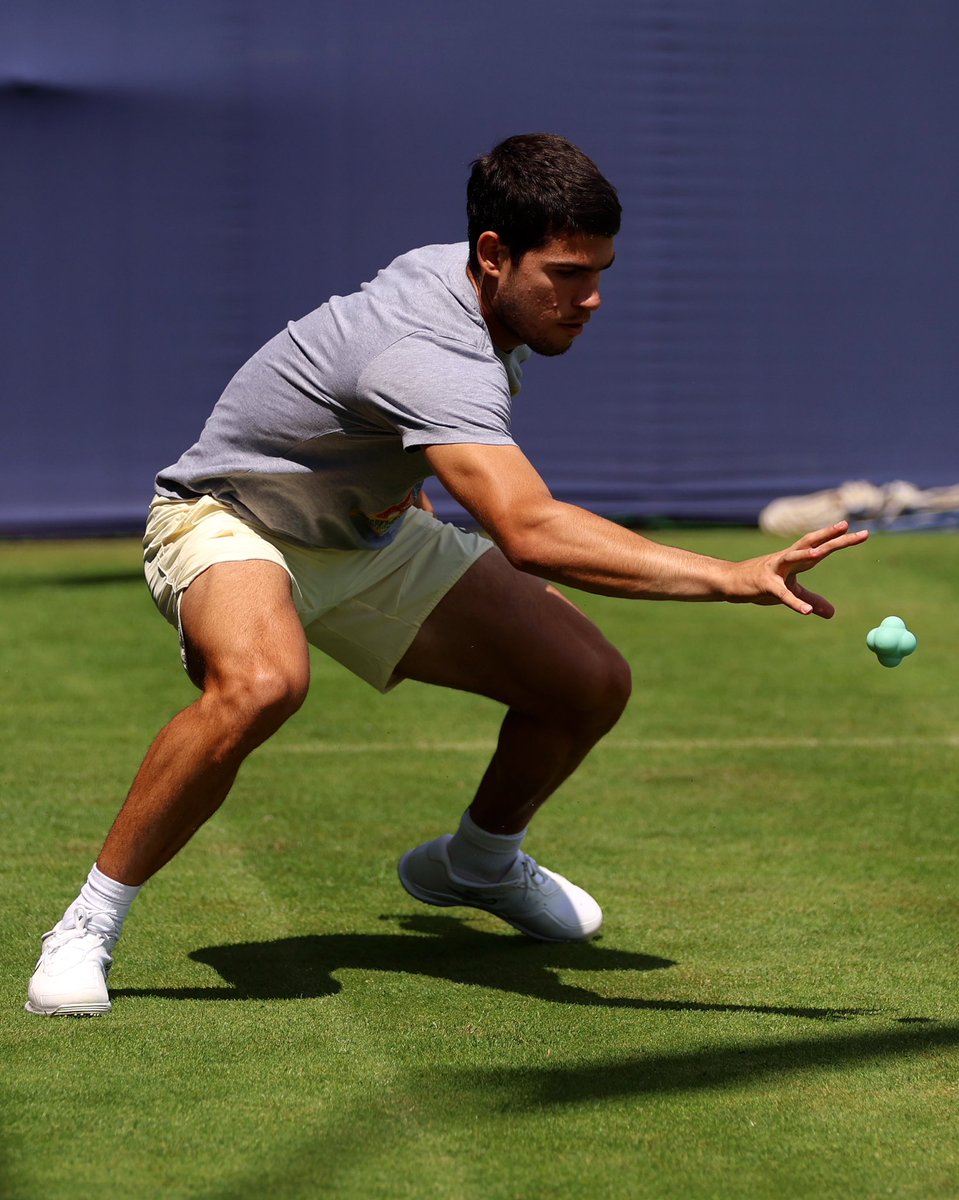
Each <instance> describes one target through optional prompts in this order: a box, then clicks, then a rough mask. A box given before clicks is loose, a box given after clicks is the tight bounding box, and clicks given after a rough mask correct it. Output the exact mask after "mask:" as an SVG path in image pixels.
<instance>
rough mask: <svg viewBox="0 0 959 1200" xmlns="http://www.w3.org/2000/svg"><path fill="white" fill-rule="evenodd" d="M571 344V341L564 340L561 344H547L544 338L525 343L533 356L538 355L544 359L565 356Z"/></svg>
mask: <svg viewBox="0 0 959 1200" xmlns="http://www.w3.org/2000/svg"><path fill="white" fill-rule="evenodd" d="M572 344H573V339H572V338H570V339H569V340H568V341H566V340H564V341H563V342H561V343H556V342H548V341H547V340H546V339H545V338H541V339H538V338H534V339H533V340H532V341H528V342H527V343H526V345H527V346H529V348H530V350H532V351H533V353H534V354H540V355H542V356H543V357H544V358H556V357H557V356H558V355H560V354H565V353H566V351H567V350H569V349H570V347H571V346H572Z"/></svg>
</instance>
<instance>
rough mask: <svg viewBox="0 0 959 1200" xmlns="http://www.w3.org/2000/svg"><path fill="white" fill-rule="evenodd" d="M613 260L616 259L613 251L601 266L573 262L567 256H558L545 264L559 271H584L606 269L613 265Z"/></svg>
mask: <svg viewBox="0 0 959 1200" xmlns="http://www.w3.org/2000/svg"><path fill="white" fill-rule="evenodd" d="M615 261H616V253H615V251H614V252H613V255H612V257H611V258H610V260H609V262H607V263H603V265H602V266H601V267H593V266H590V265H589V264H588V263H583V262H579V261H576V262H574V261H572V260H570V259H567V258H558V259H556V260H555V261H554V262H549V263H547V264H546V266H547V267H549V268H551V269H552V270H560V271H586V272H588V271H608V270H609V268H610V267H611V266H612V265H613V263H614V262H615Z"/></svg>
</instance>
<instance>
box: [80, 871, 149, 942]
mask: <svg viewBox="0 0 959 1200" xmlns="http://www.w3.org/2000/svg"><path fill="white" fill-rule="evenodd" d="M139 893H140V888H139V886H138V887H131V886H130V885H129V884H126V883H118V882H117V881H116V880H115V879H111V878H110V876H109V875H104V874H103V872H102V871H101V870H100V868H99V867H98V866H97V865H96V863H94V864H93V867H92V868H91V870H90V874H89V875H88V876H87V881H86V883H85V884H84V885H83V887H82V888H81V889H80V895H79V896H77V898H76V900H75V901H74V902H73V904H71V905H70V907H69V908H68V909H67V911H66V913H65V914H64V920H65V922H66V923H67V925H68V926H69V925H72V924H73V915H72V914H73V909H74V907H75V906H76V905H77V904H80V905H82V906H83V907H84V908H85V909H87V910H88V911H89V912H90V914H91V919H90V922H89V924H90V928H91V929H95V930H96V931H97V933H104V934H106V935H107V937H108V938H109V939H110V943H111V946H112V945H113V944H114V943H115V942H116V940H117V938H118V937H119V936H120V931H121V930H122V929H123V922H124V921H125V920H126V919H127V913H128V912H129V911H130V905H131V904H132V903H133V901H134V900H135V899H136V898H137V896H138V895H139Z"/></svg>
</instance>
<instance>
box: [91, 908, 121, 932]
mask: <svg viewBox="0 0 959 1200" xmlns="http://www.w3.org/2000/svg"><path fill="white" fill-rule="evenodd" d="M87 929H89V930H91V931H92V932H93V933H99V934H101V935H102V936H103V937H107V938H115V937H116V936H117V927H116V921H115V920H114V917H113V914H112V913H108V912H92V913H88V914H87Z"/></svg>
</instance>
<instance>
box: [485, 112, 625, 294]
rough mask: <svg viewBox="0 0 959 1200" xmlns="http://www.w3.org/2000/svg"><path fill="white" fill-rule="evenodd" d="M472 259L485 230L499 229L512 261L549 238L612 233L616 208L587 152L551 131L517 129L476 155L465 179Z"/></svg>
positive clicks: (613, 196) (606, 183)
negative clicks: (515, 132)
mask: <svg viewBox="0 0 959 1200" xmlns="http://www.w3.org/2000/svg"><path fill="white" fill-rule="evenodd" d="M466 216H467V222H468V236H469V248H470V265H471V266H472V268H473V270H474V271H476V270H478V267H479V263H478V261H477V255H476V243H477V241H478V239H479V236H480V234H481V233H483V232H484V230H487V229H491V230H493V232H494V233H498V234H499V235H500V237H501V238H502V239H503V241H504V242H505V243H506V245H507V246H509V253H510V258H511V259H512V261H513V262H518V261H519V259H521V258H522V257H523V255H524V254H525V253H526V251H527V250H535V249H537V248H538V247H539V246H543V245H545V244H546V242H548V241H549V239H550V238H552V237H558V236H560V235H562V234H569V233H588V234H593V235H595V236H598V237H615V236H616V234H617V233H619V223H620V218H621V216H622V207H621V205H620V203H619V197H618V196H617V195H616V189H615V188H614V187H613V185H612V184H611V183H610V182H609V180H608V179H606V178H605V177H604V176H603V175H602V173H601V172H600V169H599V167H597V166H596V164H595V163H594V162H593V160H592V159H591V158H589V156H588V155H586V154H584V153H583V151H582V150H580V149H579V148H578V147H577V146H574V145H573V144H572V142H568V141H567V140H566V139H565V138H563V137H559V136H558V135H557V134H555V133H521V134H517V135H516V136H515V137H510V138H507V139H506V141H505V142H500V144H499V145H498V146H495V147H494V148H493V149H492V150H491V151H490V153H489V154H485V155H484V156H483V157H482V158H478V159H476V161H475V162H474V163H473V170H472V173H471V174H470V178H469V183H468V184H467V185H466Z"/></svg>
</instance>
